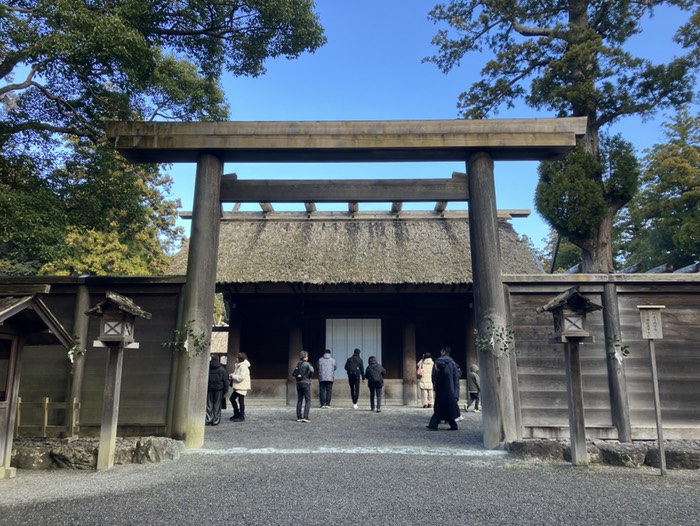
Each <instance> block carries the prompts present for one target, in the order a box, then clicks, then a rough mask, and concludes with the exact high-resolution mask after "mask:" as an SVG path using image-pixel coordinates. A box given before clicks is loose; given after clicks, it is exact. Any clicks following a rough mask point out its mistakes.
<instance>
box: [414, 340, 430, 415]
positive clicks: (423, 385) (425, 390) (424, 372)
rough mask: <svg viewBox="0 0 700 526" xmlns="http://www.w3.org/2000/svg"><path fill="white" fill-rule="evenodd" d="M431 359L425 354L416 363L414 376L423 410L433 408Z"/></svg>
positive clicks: (428, 354)
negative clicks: (416, 377) (416, 379)
mask: <svg viewBox="0 0 700 526" xmlns="http://www.w3.org/2000/svg"><path fill="white" fill-rule="evenodd" d="M433 365H434V364H433V357H432V355H431V354H430V353H429V352H427V353H424V354H423V358H421V360H420V361H419V362H418V364H417V369H416V375H417V376H418V388H419V389H420V397H421V402H422V403H423V409H426V408H431V407H433Z"/></svg>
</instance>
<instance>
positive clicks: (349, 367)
mask: <svg viewBox="0 0 700 526" xmlns="http://www.w3.org/2000/svg"><path fill="white" fill-rule="evenodd" d="M345 371H346V372H347V373H348V375H353V374H354V375H355V376H362V374H361V372H360V364H359V362H358V360H353V357H352V356H351V357H350V358H348V360H347V361H346V362H345Z"/></svg>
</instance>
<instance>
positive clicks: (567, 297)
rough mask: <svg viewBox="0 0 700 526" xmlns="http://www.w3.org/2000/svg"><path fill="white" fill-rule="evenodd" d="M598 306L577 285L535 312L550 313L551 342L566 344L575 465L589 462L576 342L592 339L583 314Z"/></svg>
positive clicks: (567, 387) (572, 456)
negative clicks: (551, 325) (552, 317)
mask: <svg viewBox="0 0 700 526" xmlns="http://www.w3.org/2000/svg"><path fill="white" fill-rule="evenodd" d="M599 309H602V306H600V305H596V304H595V303H592V302H591V301H590V300H589V299H588V298H586V297H585V296H583V295H582V294H580V293H579V291H578V287H572V288H570V289H568V290H566V291H564V292H563V293H561V294H559V295H558V296H557V297H556V298H554V299H553V300H552V301H550V302H549V303H547V304H546V305H543V306H542V307H540V308H538V309H537V312H540V313H542V312H551V313H552V315H553V316H554V335H553V336H552V340H551V341H553V342H555V343H564V344H566V347H565V348H564V359H565V368H566V394H567V401H568V405H569V437H570V441H571V463H572V464H573V465H574V466H587V465H588V451H587V449H586V423H585V419H584V413H583V382H582V379H581V357H580V356H579V344H580V343H585V342H592V341H594V339H593V336H591V335H590V334H589V333H588V331H586V314H587V313H588V312H592V311H595V310H599Z"/></svg>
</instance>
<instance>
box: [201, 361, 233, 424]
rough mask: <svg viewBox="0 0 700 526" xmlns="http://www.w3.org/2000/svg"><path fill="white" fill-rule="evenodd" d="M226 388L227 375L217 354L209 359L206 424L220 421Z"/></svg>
mask: <svg viewBox="0 0 700 526" xmlns="http://www.w3.org/2000/svg"><path fill="white" fill-rule="evenodd" d="M227 390H228V375H227V374H226V369H224V368H223V367H221V364H220V363H219V357H218V356H212V357H211V360H210V361H209V384H208V385H207V417H206V425H208V426H217V425H219V422H221V403H222V401H223V399H224V394H225V393H226V391H227Z"/></svg>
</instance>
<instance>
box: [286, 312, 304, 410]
mask: <svg viewBox="0 0 700 526" xmlns="http://www.w3.org/2000/svg"><path fill="white" fill-rule="evenodd" d="M292 320H293V321H292V326H291V328H290V329H289V351H288V354H287V375H286V376H287V405H295V404H296V402H297V383H296V380H294V379H293V378H292V371H293V370H294V367H295V366H296V364H297V362H298V361H299V353H300V352H301V351H302V350H303V337H302V336H303V335H302V328H301V320H300V319H299V318H298V317H292Z"/></svg>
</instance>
